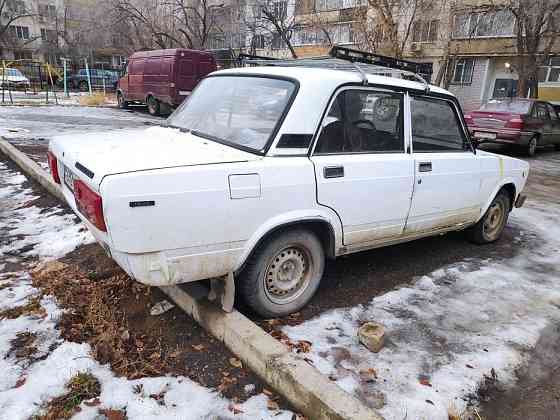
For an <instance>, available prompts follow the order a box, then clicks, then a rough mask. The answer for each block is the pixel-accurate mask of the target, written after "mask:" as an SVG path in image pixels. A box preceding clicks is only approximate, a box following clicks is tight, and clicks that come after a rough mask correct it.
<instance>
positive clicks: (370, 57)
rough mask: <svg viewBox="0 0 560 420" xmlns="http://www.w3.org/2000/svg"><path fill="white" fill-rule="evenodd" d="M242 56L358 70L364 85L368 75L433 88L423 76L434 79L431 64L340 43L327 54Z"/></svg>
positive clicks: (267, 62) (247, 61) (262, 62)
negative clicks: (314, 55)
mask: <svg viewBox="0 0 560 420" xmlns="http://www.w3.org/2000/svg"><path fill="white" fill-rule="evenodd" d="M238 59H239V60H240V63H241V64H244V65H256V66H279V67H311V68H328V69H333V70H346V71H356V72H358V73H360V76H361V78H362V83H363V84H364V85H367V84H368V78H367V74H372V75H381V76H389V77H401V78H403V79H406V80H416V81H418V82H420V83H422V84H423V85H424V90H425V91H426V92H428V91H429V90H430V86H429V84H428V82H427V81H426V79H425V78H424V77H423V76H427V77H428V78H430V77H431V74H432V68H431V65H430V64H427V63H416V62H413V61H408V60H401V59H397V58H394V57H387V56H384V55H379V54H373V53H369V52H366V51H360V50H355V49H352V48H346V47H341V46H338V45H335V46H333V47H332V48H331V50H330V51H329V54H328V55H327V56H319V57H309V58H292V59H282V58H275V57H264V56H258V55H251V54H245V53H241V54H239V56H238Z"/></svg>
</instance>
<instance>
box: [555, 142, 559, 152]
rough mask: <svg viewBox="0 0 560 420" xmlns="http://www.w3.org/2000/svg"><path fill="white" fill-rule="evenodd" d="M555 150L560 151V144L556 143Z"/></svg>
mask: <svg viewBox="0 0 560 420" xmlns="http://www.w3.org/2000/svg"><path fill="white" fill-rule="evenodd" d="M554 150H557V151H559V152H560V144H555V145H554Z"/></svg>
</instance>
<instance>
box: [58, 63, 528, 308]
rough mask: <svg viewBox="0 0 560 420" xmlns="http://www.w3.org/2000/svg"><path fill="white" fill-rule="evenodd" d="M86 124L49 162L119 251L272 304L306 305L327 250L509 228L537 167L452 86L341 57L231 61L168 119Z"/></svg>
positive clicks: (152, 273) (159, 282) (72, 199)
mask: <svg viewBox="0 0 560 420" xmlns="http://www.w3.org/2000/svg"><path fill="white" fill-rule="evenodd" d="M362 77H364V78H366V79H363V78H362ZM273 101H277V106H271V102H273ZM262 104H266V109H267V112H266V113H263V112H262V111H261V105H262ZM87 136H88V137H89V138H88V139H87V141H84V138H83V137H76V136H68V137H59V138H57V139H55V140H53V141H51V143H50V145H49V153H48V156H49V162H50V168H51V172H52V176H53V178H54V180H55V181H56V182H58V183H59V184H60V185H61V188H62V191H63V193H64V196H65V197H66V199H67V201H68V203H69V205H70V206H71V207H72V208H73V209H74V211H75V212H76V213H77V214H78V215H79V217H80V218H81V219H82V220H83V221H84V223H85V224H86V226H87V227H88V228H89V229H90V230H91V232H92V233H93V235H94V236H95V238H96V239H97V240H98V241H99V243H100V244H102V246H103V247H104V248H105V250H106V251H107V252H108V253H109V255H111V256H112V258H113V259H114V260H115V261H116V262H117V263H118V264H119V265H120V266H121V267H123V268H124V270H126V272H127V273H129V274H130V276H131V277H132V278H134V279H136V280H137V281H139V282H142V283H145V284H150V285H154V286H167V285H175V284H178V283H185V282H193V281H197V280H202V279H219V278H221V279H224V280H225V281H226V288H225V289H226V295H227V296H230V297H232V296H233V292H232V290H233V287H232V286H233V283H234V282H235V287H236V288H237V289H238V291H239V295H240V296H241V297H242V298H244V300H245V301H246V302H247V303H248V304H249V305H250V307H252V308H253V310H254V311H256V312H257V313H258V314H260V315H262V316H264V317H271V316H282V315H286V314H289V313H292V312H295V311H297V310H299V309H300V308H302V307H303V306H304V305H305V304H306V303H307V302H308V301H309V300H310V299H311V297H312V296H313V294H314V293H315V291H316V290H317V287H318V286H319V283H320V281H321V278H322V277H323V270H324V267H325V260H326V258H335V257H339V256H342V255H346V254H351V253H354V252H359V251H364V250H369V249H373V248H377V247H381V246H386V245H392V244H396V243H400V242H405V241H410V240H413V239H417V238H422V237H426V236H431V235H439V234H442V233H445V232H449V231H457V230H466V232H467V235H468V238H470V240H472V241H474V242H476V243H479V244H486V243H491V242H494V241H496V240H498V239H499V238H500V236H501V234H502V232H503V229H504V226H505V225H506V222H507V219H508V215H509V213H510V211H511V210H512V209H513V208H514V207H519V206H521V205H522V204H523V202H524V196H523V195H522V191H523V188H524V186H525V182H526V180H527V177H528V174H529V165H528V164H527V163H526V162H524V161H522V160H518V159H514V158H510V157H505V156H498V155H495V154H492V153H489V152H485V151H481V150H476V149H475V147H474V145H473V144H471V142H470V137H469V135H468V131H467V127H466V125H465V123H464V120H463V116H462V112H461V107H460V105H459V103H458V101H457V99H456V97H455V96H453V94H451V93H449V92H448V91H446V90H443V89H441V88H438V87H435V86H431V87H429V89H427V85H424V84H423V83H419V82H414V81H410V80H402V79H397V78H390V77H383V76H376V75H367V76H366V75H365V74H364V75H363V76H360V75H359V74H358V73H356V72H353V71H350V70H348V71H341V70H332V69H327V68H319V69H317V68H305V67H303V68H301V67H288V66H286V67H281V66H276V67H253V68H238V69H230V70H222V71H218V72H215V73H212V74H210V75H209V76H208V77H206V78H205V79H204V80H203V81H202V82H201V83H200V84H199V85H198V87H197V88H196V89H195V90H194V91H193V93H192V95H191V96H190V98H189V100H188V101H185V102H184V103H183V104H182V105H181V106H180V107H179V108H178V109H177V110H176V111H175V112H174V113H173V114H172V115H171V116H170V117H169V119H168V120H167V123H166V124H165V125H164V126H156V127H150V128H147V129H133V130H132V129H131V130H128V131H123V130H119V131H118V132H115V133H113V134H106V133H104V134H89V135H87ZM403 264H406V261H403ZM233 279H235V281H234V280H233ZM228 290H229V292H227V291H228ZM228 293H229V294H228ZM226 301H227V299H226Z"/></svg>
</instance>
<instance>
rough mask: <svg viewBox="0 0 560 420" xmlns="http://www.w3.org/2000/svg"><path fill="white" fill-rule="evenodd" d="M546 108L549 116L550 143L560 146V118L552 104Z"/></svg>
mask: <svg viewBox="0 0 560 420" xmlns="http://www.w3.org/2000/svg"><path fill="white" fill-rule="evenodd" d="M546 107H547V109H548V114H549V116H550V131H551V133H550V143H551V144H560V118H559V117H558V114H557V113H556V110H555V109H554V107H553V106H552V104H549V103H547V104H546Z"/></svg>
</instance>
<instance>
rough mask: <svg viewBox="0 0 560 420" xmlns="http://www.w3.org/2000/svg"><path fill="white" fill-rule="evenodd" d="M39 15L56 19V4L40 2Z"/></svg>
mask: <svg viewBox="0 0 560 420" xmlns="http://www.w3.org/2000/svg"><path fill="white" fill-rule="evenodd" d="M39 16H41V17H43V18H50V19H54V18H55V17H56V6H55V5H54V4H40V5H39Z"/></svg>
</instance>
